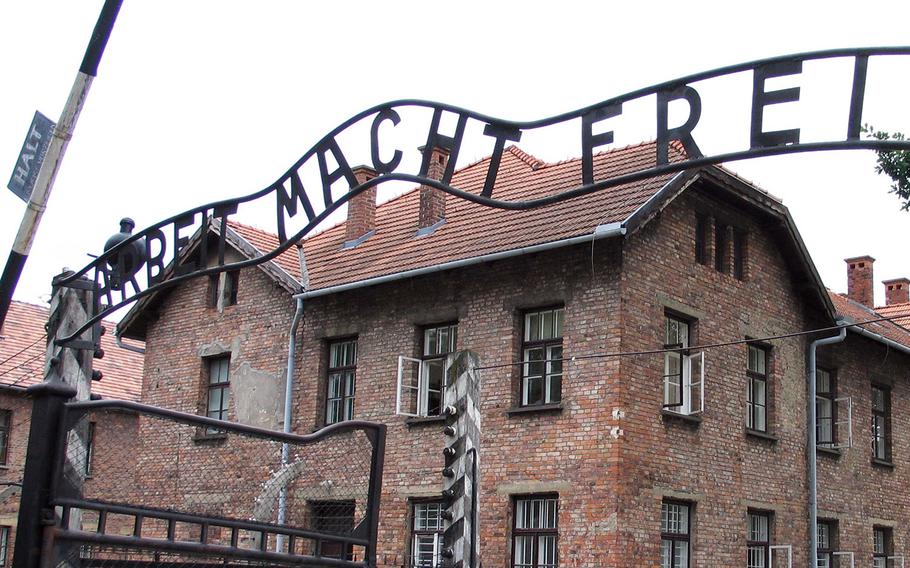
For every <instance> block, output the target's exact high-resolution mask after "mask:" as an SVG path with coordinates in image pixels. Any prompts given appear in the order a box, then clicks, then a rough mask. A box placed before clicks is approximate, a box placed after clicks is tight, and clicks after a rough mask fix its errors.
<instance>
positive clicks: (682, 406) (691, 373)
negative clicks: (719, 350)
mask: <svg viewBox="0 0 910 568" xmlns="http://www.w3.org/2000/svg"><path fill="white" fill-rule="evenodd" d="M664 327H665V333H664V349H679V351H668V352H666V353H664V408H666V409H668V410H672V411H673V412H679V413H680V414H697V413H699V412H701V411H702V410H703V409H704V402H705V398H704V397H705V393H704V388H703V386H704V353H703V352H700V353H696V354H690V353H689V351H688V348H689V337H690V336H689V331H690V324H689V322H687V321H686V320H683V319H680V318H678V317H675V316H671V315H667V316H666V319H665V326H664Z"/></svg>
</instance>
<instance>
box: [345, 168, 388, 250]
mask: <svg viewBox="0 0 910 568" xmlns="http://www.w3.org/2000/svg"><path fill="white" fill-rule="evenodd" d="M353 171H354V177H355V178H356V179H357V184H358V185H360V184H362V183H364V182H366V181H369V180H371V179H373V178H375V177H376V176H378V175H379V173H378V172H377V171H376V170H374V169H373V168H370V167H367V166H357V167H355V168H354V169H353ZM375 228H376V186H375V185H374V186H373V187H371V188H369V189H367V190H364V191H362V192H360V193H359V194H357V195H355V196H354V197H352V198H351V199H350V200H349V201H348V221H347V223H345V230H344V239H345V241H354V240H356V239H358V238H360V237H362V236H363V235H365V234H367V233H369V232H370V231H372V230H373V229H375Z"/></svg>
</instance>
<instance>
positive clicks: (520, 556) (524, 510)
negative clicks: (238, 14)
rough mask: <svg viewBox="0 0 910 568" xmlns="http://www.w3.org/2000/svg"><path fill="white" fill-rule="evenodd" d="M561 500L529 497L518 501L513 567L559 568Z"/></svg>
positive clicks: (513, 532)
mask: <svg viewBox="0 0 910 568" xmlns="http://www.w3.org/2000/svg"><path fill="white" fill-rule="evenodd" d="M557 519H558V499H557V497H555V496H543V495H541V496H529V497H520V498H517V499H516V500H515V519H514V520H515V523H514V527H513V529H512V568H556V567H557V566H558V555H557V551H556V540H557V536H558V528H557V522H558V521H557Z"/></svg>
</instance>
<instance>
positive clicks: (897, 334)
mask: <svg viewBox="0 0 910 568" xmlns="http://www.w3.org/2000/svg"><path fill="white" fill-rule="evenodd" d="M828 294H829V295H830V296H831V300H832V301H833V302H834V307H835V308H836V309H837V314H838V316H841V317H843V318H846V320H847V321H848V322H851V323H853V322H862V321H868V320H874V319H879V318H882V317H889V316H888V315H887V314H884V313H882V312H881V310H882V308H878V309H876V310H873V309H872V308H868V307H866V306H864V305H863V304H860V303H859V302H854V301H853V300H851V299H850V298H847V297H846V296H843V295H841V294H837V293H835V292H832V291H830V290H829V291H828ZM862 327H863V329H865V330H866V331H869V332H871V333H874V334H875V335H879V336H881V337H883V338H885V339H889V340H891V341H894V342H895V343H899V344H901V345H903V346H905V347H907V348H910V330H908V329H906V328H904V327H901V326H900V325H897V324H895V323H892V322H890V321H879V322H875V323H870V324H868V325H864V326H862Z"/></svg>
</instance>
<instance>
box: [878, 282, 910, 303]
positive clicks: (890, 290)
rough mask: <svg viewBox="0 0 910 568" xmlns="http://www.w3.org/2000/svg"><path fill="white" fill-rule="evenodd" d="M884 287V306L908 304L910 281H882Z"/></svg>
mask: <svg viewBox="0 0 910 568" xmlns="http://www.w3.org/2000/svg"><path fill="white" fill-rule="evenodd" d="M882 284H884V285H885V305H886V306H893V305H894V304H906V303H908V302H910V279H908V278H893V279H891V280H883V281H882Z"/></svg>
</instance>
